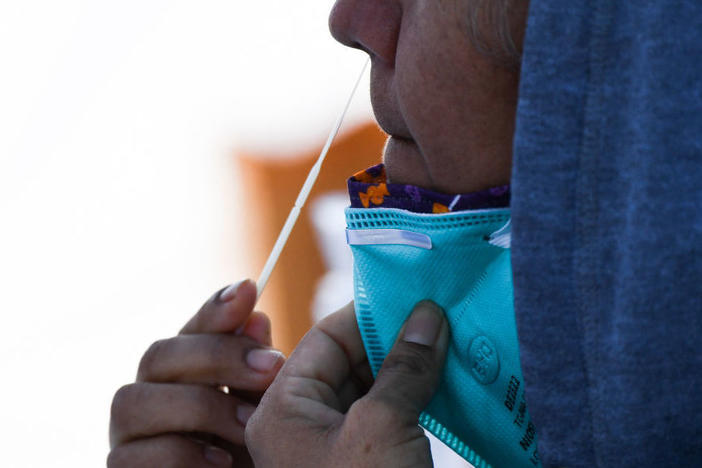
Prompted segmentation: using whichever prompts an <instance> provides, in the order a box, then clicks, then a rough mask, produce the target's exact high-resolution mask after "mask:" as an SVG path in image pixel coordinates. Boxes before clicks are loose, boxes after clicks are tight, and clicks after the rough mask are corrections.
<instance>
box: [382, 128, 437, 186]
mask: <svg viewBox="0 0 702 468" xmlns="http://www.w3.org/2000/svg"><path fill="white" fill-rule="evenodd" d="M383 163H385V171H386V173H387V176H388V182H390V183H393V184H407V185H417V186H420V187H426V188H431V186H432V183H431V177H430V175H429V171H428V170H427V165H426V161H425V160H424V156H422V153H421V151H420V149H419V146H418V145H417V143H415V142H414V140H409V139H405V138H398V137H393V136H390V137H389V138H388V140H387V142H385V149H384V151H383Z"/></svg>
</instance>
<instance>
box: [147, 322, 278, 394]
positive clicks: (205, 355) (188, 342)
mask: <svg viewBox="0 0 702 468" xmlns="http://www.w3.org/2000/svg"><path fill="white" fill-rule="evenodd" d="M284 360H285V357H284V356H283V354H282V353H281V352H280V351H277V350H274V349H271V348H263V347H261V346H260V345H259V344H258V343H256V342H255V341H254V340H252V339H251V338H248V337H243V336H234V335H223V334H216V335H181V336H177V337H174V338H169V339H166V340H160V341H157V342H155V343H154V344H153V345H151V347H150V348H149V349H148V350H147V351H146V353H145V354H144V356H143V357H142V359H141V362H140V363H139V370H138V372H137V381H138V382H155V383H158V382H164V383H165V382H173V383H190V384H207V385H212V386H216V385H227V386H229V387H231V388H233V389H236V390H249V391H263V390H265V389H266V388H267V387H268V385H270V383H271V382H272V381H273V378H274V377H275V375H276V374H277V373H278V370H279V369H280V367H281V366H282V365H283V362H284Z"/></svg>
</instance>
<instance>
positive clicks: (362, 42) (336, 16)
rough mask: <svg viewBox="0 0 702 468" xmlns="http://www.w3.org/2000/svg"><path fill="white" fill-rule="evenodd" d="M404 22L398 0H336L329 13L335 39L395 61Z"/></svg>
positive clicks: (374, 55)
mask: <svg viewBox="0 0 702 468" xmlns="http://www.w3.org/2000/svg"><path fill="white" fill-rule="evenodd" d="M401 24H402V9H401V8H400V6H399V3H398V1H397V0H336V3H335V4H334V7H333V8H332V11H331V14H330V15H329V30H330V31H331V34H332V36H333V37H334V39H336V40H337V41H339V42H340V43H342V44H344V45H345V46H347V47H353V48H355V49H361V50H363V51H365V52H366V53H368V54H369V55H370V56H371V57H372V58H376V57H377V58H380V59H381V60H383V61H386V62H388V63H391V64H394V62H395V52H396V50H397V41H398V36H399V32H400V25H401Z"/></svg>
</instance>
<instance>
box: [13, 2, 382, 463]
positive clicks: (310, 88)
mask: <svg viewBox="0 0 702 468" xmlns="http://www.w3.org/2000/svg"><path fill="white" fill-rule="evenodd" d="M331 6H332V2H331V0H326V1H320V0H298V1H296V2H289V1H283V0H269V1H264V2H258V1H253V2H243V1H235V0H227V1H224V0H205V1H194V0H168V1H165V0H139V1H136V0H122V1H119V2H116V1H106V0H84V1H79V0H62V1H55V0H3V1H2V2H0V313H1V314H2V322H1V323H2V327H1V328H0V330H1V333H2V339H1V340H0V369H1V370H2V381H1V382H2V383H1V387H0V415H1V417H0V421H1V425H0V447H1V448H2V454H3V455H2V461H0V465H1V466H3V467H38V466H51V467H64V466H65V467H83V466H84V467H88V466H103V465H104V460H105V457H106V454H107V451H108V445H107V425H108V417H109V406H110V400H111V398H112V395H113V393H114V392H115V390H116V389H117V388H118V387H119V386H120V385H122V384H124V383H127V382H129V381H131V380H132V379H133V378H134V374H135V371H136V366H137V363H138V361H139V357H140V356H141V354H142V353H143V351H144V350H145V349H146V347H147V346H148V345H149V344H150V343H151V342H152V341H154V340H156V339H157V338H161V337H166V336H170V335H172V334H174V333H175V332H176V331H177V330H178V329H179V327H180V326H181V325H182V324H183V323H184V321H185V320H186V319H187V318H188V317H189V316H190V315H191V314H192V313H193V312H194V311H195V310H197V308H198V307H199V306H200V304H201V303H202V302H203V301H204V300H205V299H206V298H207V297H208V296H209V295H210V294H212V293H213V292H214V291H215V290H216V289H218V288H220V287H221V286H223V285H225V284H227V283H229V282H232V281H235V280H238V279H241V278H242V277H244V276H256V275H257V274H258V272H251V271H247V268H246V267H245V258H244V257H243V253H244V252H245V250H246V246H245V245H242V241H241V238H242V236H241V232H242V229H243V228H244V226H245V225H246V220H245V219H241V217H239V216H238V214H237V213H238V212H237V179H236V175H235V172H234V164H233V154H234V153H235V150H236V149H237V148H257V149H266V150H271V151H276V152H279V151H283V152H289V151H291V150H298V149H300V148H303V147H304V148H307V147H310V146H312V145H316V144H319V143H320V140H322V139H323V138H324V137H325V136H326V133H327V131H328V130H329V127H330V126H331V124H332V123H333V121H334V120H335V118H336V115H337V113H338V111H339V109H340V108H341V106H342V105H343V102H344V101H345V99H346V97H347V95H348V92H349V91H350V88H351V86H352V84H353V81H354V80H355V77H356V75H357V73H358V71H359V70H360V68H361V66H362V64H363V62H364V60H365V57H364V56H363V54H361V53H360V52H357V51H352V50H347V49H346V48H344V47H343V46H341V45H339V44H337V43H335V42H334V41H333V40H332V39H331V37H330V36H329V33H328V30H327V15H328V12H329V10H330V8H331ZM367 95H368V93H367V83H365V84H363V85H362V87H361V90H360V92H359V94H358V95H357V98H356V101H355V105H354V108H353V110H352V112H351V115H350V119H348V121H347V122H348V123H352V122H353V121H358V120H360V119H366V118H369V116H370V110H369V104H368V96H367Z"/></svg>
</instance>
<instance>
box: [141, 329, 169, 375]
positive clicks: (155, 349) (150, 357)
mask: <svg viewBox="0 0 702 468" xmlns="http://www.w3.org/2000/svg"><path fill="white" fill-rule="evenodd" d="M170 341H171V339H163V340H158V341H155V342H153V343H152V344H151V346H149V349H147V350H146V352H145V353H144V355H143V356H142V357H141V361H139V369H138V371H137V380H147V379H148V378H149V375H151V373H152V371H153V369H154V368H155V367H156V365H157V363H158V361H159V356H160V355H161V354H163V352H164V349H165V348H166V347H167V345H168V343H169V342H170Z"/></svg>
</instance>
